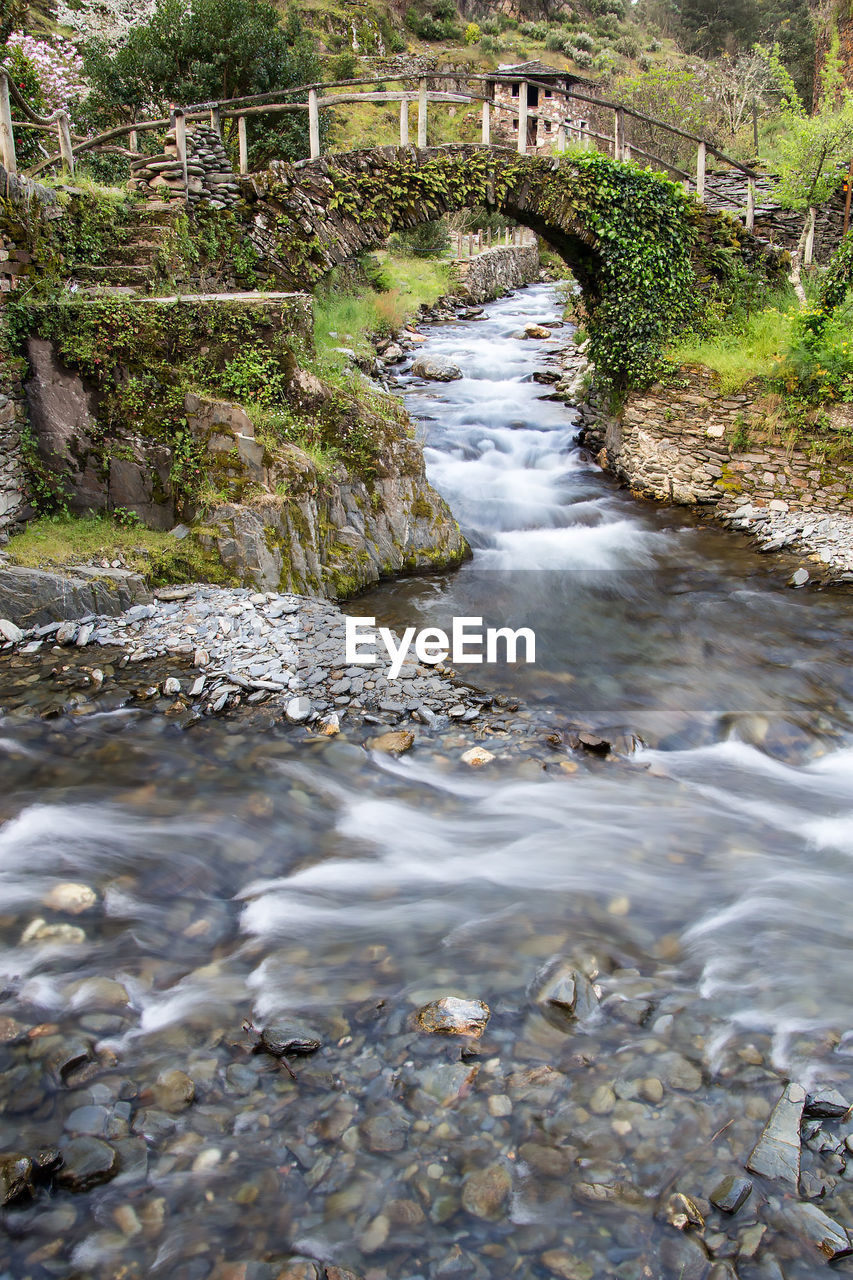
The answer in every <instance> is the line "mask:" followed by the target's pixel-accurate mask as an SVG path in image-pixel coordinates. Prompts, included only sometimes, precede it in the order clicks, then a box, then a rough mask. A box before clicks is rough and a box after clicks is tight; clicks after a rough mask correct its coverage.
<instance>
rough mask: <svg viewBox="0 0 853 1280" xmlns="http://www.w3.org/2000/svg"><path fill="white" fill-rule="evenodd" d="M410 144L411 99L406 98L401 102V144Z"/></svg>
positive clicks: (405, 145) (403, 145) (404, 145)
mask: <svg viewBox="0 0 853 1280" xmlns="http://www.w3.org/2000/svg"><path fill="white" fill-rule="evenodd" d="M408 145H409V99H408V98H404V99H403V101H402V102H401V103H400V146H401V147H407V146H408Z"/></svg>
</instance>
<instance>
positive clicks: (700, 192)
mask: <svg viewBox="0 0 853 1280" xmlns="http://www.w3.org/2000/svg"><path fill="white" fill-rule="evenodd" d="M696 199H697V200H701V201H702V202H703V204H704V201H705V143H704V142H700V143H699V146H698V147H697V148H696Z"/></svg>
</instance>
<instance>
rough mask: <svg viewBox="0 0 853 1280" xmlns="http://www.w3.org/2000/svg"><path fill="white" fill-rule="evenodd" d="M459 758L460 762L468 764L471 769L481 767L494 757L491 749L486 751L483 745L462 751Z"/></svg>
mask: <svg viewBox="0 0 853 1280" xmlns="http://www.w3.org/2000/svg"><path fill="white" fill-rule="evenodd" d="M461 758H462V763H463V764H467V765H470V766H471V768H472V769H481V768H482V767H483V765H484V764H489V763H490V762H491V761H492V760H494V758H495V757H494V755H493V753H492V752H491V751H486V749H485V747H471V748H470V750H468V751H465V752H463V754H462V757H461Z"/></svg>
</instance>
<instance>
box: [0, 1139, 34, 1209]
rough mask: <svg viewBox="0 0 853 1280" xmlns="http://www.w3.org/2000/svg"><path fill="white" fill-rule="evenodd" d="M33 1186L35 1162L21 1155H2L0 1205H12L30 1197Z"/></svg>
mask: <svg viewBox="0 0 853 1280" xmlns="http://www.w3.org/2000/svg"><path fill="white" fill-rule="evenodd" d="M32 1186H33V1162H32V1160H31V1159H30V1158H29V1156H24V1155H20V1154H19V1153H14V1152H12V1153H4V1154H3V1155H0V1203H2V1204H12V1203H13V1201H15V1200H20V1199H22V1198H23V1197H25V1196H28V1195H29V1194H30V1192H31V1191H32Z"/></svg>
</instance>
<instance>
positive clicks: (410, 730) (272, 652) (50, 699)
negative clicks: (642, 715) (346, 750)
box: [0, 585, 636, 772]
mask: <svg viewBox="0 0 853 1280" xmlns="http://www.w3.org/2000/svg"><path fill="white" fill-rule="evenodd" d="M346 618H347V615H346V614H344V613H343V612H342V611H341V610H340V609H339V608H338V607H337V605H335V604H333V603H331V602H330V601H326V600H320V599H316V598H309V597H306V596H298V595H292V594H286V595H280V594H277V593H276V592H266V593H262V592H252V591H249V590H248V589H243V588H235V589H226V588H221V587H214V586H206V585H198V586H185V587H169V588H163V589H161V590H159V591H157V592H155V593H154V596H153V598H151V599H149V600H148V602H146V603H140V604H135V605H133V606H132V607H131V608H129V609H127V610H126V611H125V612H124V613H120V614H118V615H117V616H106V615H101V616H96V615H88V616H86V617H83V618H78V619H75V620H73V621H66V622H51V623H47V624H44V625H42V626H37V627H31V628H29V629H27V630H24V629H22V628H20V627H17V626H15V625H14V624H13V623H11V622H9V621H8V619H0V674H2V677H3V683H2V689H0V707H2V710H3V711H4V712H6V713H7V714H12V715H14V716H23V717H29V716H32V715H36V716H40V717H41V718H43V719H52V718H57V717H62V716H73V717H75V718H78V717H80V716H84V715H87V714H92V713H94V712H99V711H118V710H120V709H133V708H136V709H145V710H147V711H151V712H159V713H162V714H164V715H166V716H167V717H169V719H170V720H171V721H172V722H173V723H174V724H175V725H176V726H177V727H180V728H183V729H190V728H192V727H193V726H194V725H196V724H198V723H200V722H201V721H202V720H204V719H205V718H207V717H209V716H217V715H220V714H227V713H236V712H238V711H241V712H242V713H244V714H245V713H246V712H248V711H256V712H258V713H260V714H261V715H262V719H263V721H264V722H265V723H268V724H272V723H283V724H291V725H294V726H302V727H303V728H304V730H305V731H307V732H308V733H309V734H311V735H318V734H319V735H323V736H325V737H336V736H338V735H339V734H343V735H344V737H346V736H348V735H351V736H353V738H354V739H355V740H356V741H357V742H359V743H360V744H362V745H365V746H368V747H369V748H371V749H376V750H380V751H384V752H388V753H389V754H392V755H402V754H403V753H404V752H407V751H409V750H410V749H411V748H412V747H415V746H422V747H424V748H425V749H427V750H428V751H429V752H430V753H432V754H435V753H436V752H439V753H442V752H446V753H447V756H448V758H449V759H455V760H461V762H462V763H464V764H466V765H469V766H471V767H473V768H480V767H482V766H484V765H490V764H492V763H493V762H496V763H497V764H500V762H501V760H507V759H510V758H512V759H515V760H517V759H518V757H519V756H521V757H524V756H529V757H530V759H531V764H532V767H533V769H534V771H536V772H538V771H541V769H542V768H548V769H556V770H562V771H564V772H566V771H568V772H572V771H573V770H574V769H575V768H576V767H577V765H576V764H575V763H574V761H575V758H576V757H577V756H578V755H589V756H591V757H593V758H599V759H603V758H605V757H609V758H610V759H611V761H613V760H615V759H616V758H617V755H630V753H631V752H632V751H633V749H634V747H635V745H636V744H635V742H634V740H633V739H632V738H631V737H630V735H624V734H620V735H619V736H618V737H615V736H614V735H613V734H609V735H608V738H604V737H602V736H600V735H599V734H597V733H596V732H595V731H594V729H593V727H592V726H590V725H587V724H570V723H567V722H566V719H565V717H564V716H563V715H560V716H559V717H557V716H555V715H554V714H553V713H549V712H547V711H545V712H542V713H537V715H535V716H534V715H533V713H532V712H531V711H530V710H529V709H528V708H525V707H523V706H520V705H519V703H518V701H517V699H514V698H512V697H510V696H508V695H506V694H501V693H498V694H494V693H486V692H483V691H481V690H478V689H476V688H474V687H472V686H471V685H469V684H467V683H465V682H464V681H463V680H462V679H460V677H459V675H458V673H457V672H456V671H454V669H453V668H452V667H450V666H449V665H446V664H443V663H439V664H436V665H425V664H422V663H418V662H416V661H414V660H412V658H411V657H410V658H408V660H407V661H406V662H404V664H403V665H402V667H401V669H400V671H399V675H398V676H397V677H396V678H394V677H393V676H392V675H391V674H390V673H389V672H390V669H389V667H388V665H387V658H386V655H385V653H384V651H382V650H381V649H380V650H379V651H378V652H377V662H376V663H375V664H369V663H365V664H359V663H352V662H348V661H347V658H346V652H345V630H346ZM395 642H397V643H399V637H397V636H396V635H395ZM365 656H369V650H368V651H367V652H366V653H365Z"/></svg>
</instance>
